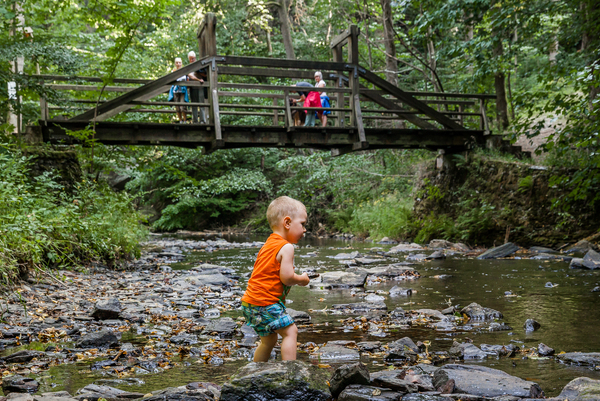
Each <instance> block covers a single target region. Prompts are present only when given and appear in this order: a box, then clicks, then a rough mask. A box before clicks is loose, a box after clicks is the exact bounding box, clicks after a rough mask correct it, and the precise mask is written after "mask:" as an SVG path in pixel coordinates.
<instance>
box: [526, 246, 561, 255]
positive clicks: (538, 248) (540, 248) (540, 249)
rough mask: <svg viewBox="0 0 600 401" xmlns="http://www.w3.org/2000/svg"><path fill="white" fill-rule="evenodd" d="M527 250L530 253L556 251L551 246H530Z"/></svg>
mask: <svg viewBox="0 0 600 401" xmlns="http://www.w3.org/2000/svg"><path fill="white" fill-rule="evenodd" d="M529 252H531V253H556V251H555V250H554V249H552V248H546V247H544V246H532V247H531V248H529Z"/></svg>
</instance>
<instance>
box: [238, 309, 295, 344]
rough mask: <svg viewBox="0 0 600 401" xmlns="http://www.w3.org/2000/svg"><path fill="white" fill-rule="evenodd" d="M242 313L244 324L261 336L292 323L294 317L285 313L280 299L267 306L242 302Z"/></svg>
mask: <svg viewBox="0 0 600 401" xmlns="http://www.w3.org/2000/svg"><path fill="white" fill-rule="evenodd" d="M242 313H243V314H244V317H245V318H246V324H247V325H248V326H250V327H252V328H253V329H254V331H256V334H258V335H259V336H261V337H265V336H268V335H269V334H272V333H275V330H279V329H283V328H284V327H288V326H289V325H292V324H294V319H292V317H291V316H290V315H288V314H287V313H286V309H285V305H284V304H283V302H281V301H279V302H277V303H276V304H273V305H267V306H255V305H249V304H246V303H245V302H244V303H243V304H242Z"/></svg>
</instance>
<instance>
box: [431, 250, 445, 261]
mask: <svg viewBox="0 0 600 401" xmlns="http://www.w3.org/2000/svg"><path fill="white" fill-rule="evenodd" d="M426 259H428V260H441V259H446V254H445V253H444V251H435V252H433V253H432V254H430V255H429V256H427V258H426Z"/></svg>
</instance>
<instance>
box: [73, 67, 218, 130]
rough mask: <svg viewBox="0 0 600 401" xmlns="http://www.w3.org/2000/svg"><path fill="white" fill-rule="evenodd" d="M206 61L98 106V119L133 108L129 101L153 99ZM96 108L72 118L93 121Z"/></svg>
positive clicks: (184, 68) (183, 68)
mask: <svg viewBox="0 0 600 401" xmlns="http://www.w3.org/2000/svg"><path fill="white" fill-rule="evenodd" d="M204 61H206V59H200V60H198V61H196V62H194V63H191V64H188V65H186V66H184V67H181V68H180V69H179V70H177V71H174V72H172V73H170V74H167V75H165V76H163V77H161V78H159V79H157V80H156V81H152V82H149V83H147V84H145V85H143V86H140V87H139V88H136V89H134V90H132V91H130V92H127V93H125V94H124V95H121V96H119V97H117V98H115V99H112V100H109V101H107V102H106V103H103V104H102V105H100V106H98V111H97V117H96V121H102V120H105V119H107V118H110V117H112V116H114V115H116V114H118V113H120V112H121V111H123V110H127V109H129V108H131V105H128V103H129V102H131V101H133V100H142V101H144V100H148V99H152V98H153V97H154V96H156V95H158V94H160V93H163V92H164V89H163V87H164V86H165V85H168V84H171V83H172V82H174V81H176V80H177V78H179V77H181V76H182V75H187V74H189V73H191V72H193V71H196V70H199V69H200V68H203V67H204V64H206V63H204ZM94 114H95V112H94V109H90V110H88V111H86V112H84V113H82V114H79V115H77V116H75V117H73V118H71V120H73V121H91V120H92V119H93V118H94Z"/></svg>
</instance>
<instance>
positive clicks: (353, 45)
mask: <svg viewBox="0 0 600 401" xmlns="http://www.w3.org/2000/svg"><path fill="white" fill-rule="evenodd" d="M359 34H360V30H359V29H358V26H357V25H350V36H349V37H348V63H350V64H354V65H358V62H359V60H358V35H359Z"/></svg>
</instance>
